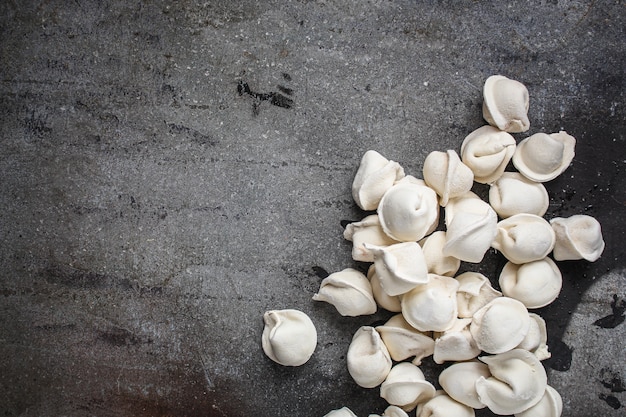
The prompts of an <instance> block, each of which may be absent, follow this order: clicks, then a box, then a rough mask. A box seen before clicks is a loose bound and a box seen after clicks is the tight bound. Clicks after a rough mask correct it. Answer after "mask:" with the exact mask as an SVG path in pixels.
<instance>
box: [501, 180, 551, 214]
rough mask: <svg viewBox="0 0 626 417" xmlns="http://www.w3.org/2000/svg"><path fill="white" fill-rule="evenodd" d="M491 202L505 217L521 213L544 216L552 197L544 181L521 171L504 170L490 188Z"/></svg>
mask: <svg viewBox="0 0 626 417" xmlns="http://www.w3.org/2000/svg"><path fill="white" fill-rule="evenodd" d="M489 204H491V207H493V209H494V210H495V211H496V213H498V216H500V217H502V218H503V219H506V218H507V217H511V216H513V215H515V214H520V213H528V214H534V215H536V216H543V215H544V214H546V211H547V210H548V206H549V204H550V198H549V197H548V191H547V190H546V187H544V185H543V184H542V183H540V182H535V181H531V180H529V179H528V178H526V177H525V176H523V175H522V174H520V173H519V172H504V173H503V174H502V176H501V177H500V178H498V180H497V181H496V182H494V183H493V184H491V187H490V188H489Z"/></svg>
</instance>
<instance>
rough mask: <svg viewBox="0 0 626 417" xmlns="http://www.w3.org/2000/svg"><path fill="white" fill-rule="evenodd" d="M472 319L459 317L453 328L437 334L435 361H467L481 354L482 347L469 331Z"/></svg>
mask: <svg viewBox="0 0 626 417" xmlns="http://www.w3.org/2000/svg"><path fill="white" fill-rule="evenodd" d="M471 321H472V319H457V320H456V321H455V322H454V324H453V325H452V327H451V328H449V329H448V330H446V331H444V332H443V333H439V334H436V335H435V349H434V351H433V360H434V361H435V363H444V362H446V361H457V362H459V361H466V360H470V359H474V358H475V357H477V356H478V355H479V354H480V349H479V348H478V346H476V342H475V341H474V338H473V337H472V333H471V332H470V331H469V326H470V323H471Z"/></svg>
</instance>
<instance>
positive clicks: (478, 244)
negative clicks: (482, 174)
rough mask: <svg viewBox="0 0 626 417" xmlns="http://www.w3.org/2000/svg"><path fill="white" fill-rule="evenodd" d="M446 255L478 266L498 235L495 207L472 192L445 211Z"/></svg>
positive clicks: (454, 201) (450, 204)
mask: <svg viewBox="0 0 626 417" xmlns="http://www.w3.org/2000/svg"><path fill="white" fill-rule="evenodd" d="M445 221H446V228H447V230H446V244H445V245H444V247H443V254H444V256H454V257H455V258H458V259H460V260H462V261H465V262H473V263H478V262H480V261H482V260H483V257H484V256H485V253H486V252H487V250H488V249H489V248H490V247H491V243H492V242H493V239H494V238H495V237H496V234H497V224H498V216H497V214H496V212H495V211H493V209H492V208H491V206H490V205H489V204H488V203H486V202H484V201H483V200H481V199H480V197H478V196H477V195H476V194H474V193H473V192H471V191H468V192H467V193H465V194H463V195H462V196H461V197H457V198H454V199H451V200H450V201H449V202H448V205H447V206H446V208H445Z"/></svg>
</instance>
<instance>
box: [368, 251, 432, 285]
mask: <svg viewBox="0 0 626 417" xmlns="http://www.w3.org/2000/svg"><path fill="white" fill-rule="evenodd" d="M365 247H366V248H367V249H368V250H370V251H371V252H372V254H373V255H374V266H376V273H377V274H378V277H379V278H380V285H381V286H382V288H383V290H384V291H385V292H386V293H387V294H388V295H391V296H394V295H400V294H404V293H405V292H407V291H410V290H411V289H412V288H413V287H415V286H416V285H418V284H425V283H427V282H428V268H427V267H426V259H424V253H423V252H422V248H421V247H420V245H419V244H418V243H417V242H403V243H396V244H395V245H390V246H386V247H380V246H374V245H369V244H365Z"/></svg>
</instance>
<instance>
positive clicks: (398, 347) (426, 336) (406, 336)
mask: <svg viewBox="0 0 626 417" xmlns="http://www.w3.org/2000/svg"><path fill="white" fill-rule="evenodd" d="M376 331H378V333H379V334H380V337H381V338H382V339H383V342H384V343H385V346H387V350H388V351H389V355H390V356H391V359H393V360H394V361H398V362H399V361H403V360H405V359H408V358H414V359H413V360H412V363H413V364H414V365H420V364H421V363H422V359H423V358H425V357H427V356H430V355H432V354H433V352H434V348H435V341H434V340H433V338H432V337H431V336H430V333H425V332H420V331H419V330H417V329H415V328H414V327H413V326H411V325H410V324H409V323H408V322H407V321H406V320H405V319H404V317H403V316H402V314H396V315H395V316H393V317H391V318H390V319H389V320H387V322H386V323H385V324H384V325H382V326H378V327H376Z"/></svg>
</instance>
